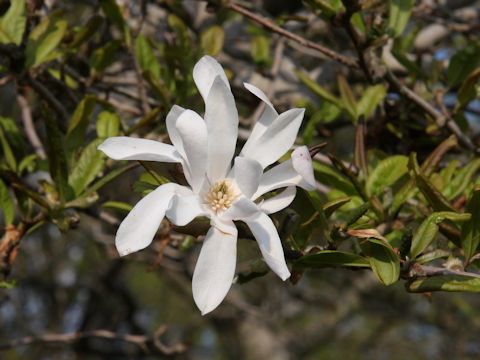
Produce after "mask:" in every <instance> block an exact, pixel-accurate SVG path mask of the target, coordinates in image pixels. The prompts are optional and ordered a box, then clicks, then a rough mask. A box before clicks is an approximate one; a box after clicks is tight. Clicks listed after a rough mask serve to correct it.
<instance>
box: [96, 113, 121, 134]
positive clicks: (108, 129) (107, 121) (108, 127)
mask: <svg viewBox="0 0 480 360" xmlns="http://www.w3.org/2000/svg"><path fill="white" fill-rule="evenodd" d="M96 125H97V136H98V137H99V138H107V137H112V136H117V135H118V134H119V133H120V118H119V117H118V115H117V114H115V113H114V112H111V111H102V112H101V113H100V114H98V117H97V124H96Z"/></svg>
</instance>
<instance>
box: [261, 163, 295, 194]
mask: <svg viewBox="0 0 480 360" xmlns="http://www.w3.org/2000/svg"><path fill="white" fill-rule="evenodd" d="M301 182H302V177H301V175H299V174H298V173H297V172H296V171H295V169H294V168H293V165H292V160H291V159H290V160H287V161H284V162H283V163H280V164H278V165H276V166H274V167H273V168H271V169H270V170H268V171H266V172H265V173H263V175H262V178H261V179H260V185H259V186H258V190H257V191H256V192H255V194H254V195H253V196H252V199H253V200H255V199H257V198H258V197H259V196H261V195H263V194H265V193H267V192H269V191H272V190H276V189H280V188H283V187H287V186H297V185H299V184H300V183H301Z"/></svg>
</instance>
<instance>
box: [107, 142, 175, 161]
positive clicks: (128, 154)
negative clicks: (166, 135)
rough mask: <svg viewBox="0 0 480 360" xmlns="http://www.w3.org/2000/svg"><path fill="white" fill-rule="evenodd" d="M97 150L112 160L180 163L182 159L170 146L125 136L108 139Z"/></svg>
mask: <svg viewBox="0 0 480 360" xmlns="http://www.w3.org/2000/svg"><path fill="white" fill-rule="evenodd" d="M98 150H100V151H103V152H104V153H105V155H107V156H108V157H109V158H112V159H114V160H144V161H160V162H181V161H182V157H181V156H180V154H179V153H178V151H177V150H176V149H175V148H174V147H173V146H172V145H168V144H164V143H161V142H159V141H155V140H148V139H137V138H132V137H127V136H115V137H110V138H108V139H106V140H105V141H104V142H103V143H101V144H100V145H99V146H98Z"/></svg>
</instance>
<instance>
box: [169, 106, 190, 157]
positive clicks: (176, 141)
mask: <svg viewBox="0 0 480 360" xmlns="http://www.w3.org/2000/svg"><path fill="white" fill-rule="evenodd" d="M184 111H185V109H184V108H182V107H181V106H178V105H173V106H172V108H171V109H170V111H169V112H168V114H167V119H166V123H167V132H168V136H169V137H170V141H171V142H172V144H173V146H175V149H177V151H178V152H179V153H180V155H182V156H183V157H184V158H186V155H185V150H184V149H183V143H182V139H181V137H180V134H179V133H178V130H177V120H178V118H179V116H180V115H182V113H183V112H184Z"/></svg>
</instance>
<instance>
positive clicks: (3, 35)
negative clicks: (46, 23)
mask: <svg viewBox="0 0 480 360" xmlns="http://www.w3.org/2000/svg"><path fill="white" fill-rule="evenodd" d="M26 23H27V17H26V14H25V0H13V1H10V7H9V8H8V10H7V12H6V13H5V14H3V16H2V17H1V18H0V42H1V43H2V44H10V43H13V44H15V45H20V43H21V42H22V38H23V33H24V32H25V25H26Z"/></svg>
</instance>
